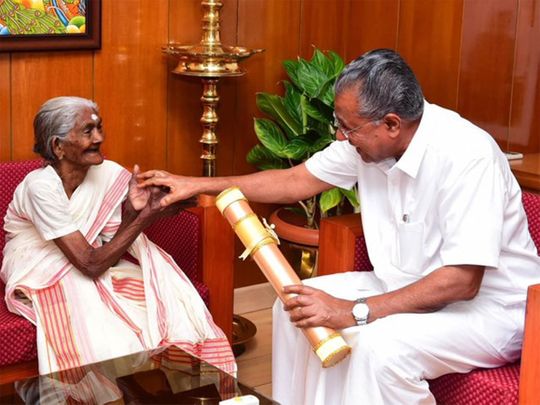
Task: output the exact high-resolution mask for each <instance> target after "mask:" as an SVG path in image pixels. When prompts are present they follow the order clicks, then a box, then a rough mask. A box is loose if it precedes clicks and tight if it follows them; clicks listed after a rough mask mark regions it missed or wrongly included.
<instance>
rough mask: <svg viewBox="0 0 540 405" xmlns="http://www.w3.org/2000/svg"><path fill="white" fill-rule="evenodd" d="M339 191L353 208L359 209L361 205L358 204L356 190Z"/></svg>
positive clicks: (342, 189)
mask: <svg viewBox="0 0 540 405" xmlns="http://www.w3.org/2000/svg"><path fill="white" fill-rule="evenodd" d="M339 191H340V192H341V193H342V194H343V195H344V196H345V198H347V200H349V202H350V203H351V205H352V206H353V207H358V206H359V205H360V203H359V202H358V195H357V194H356V188H352V189H350V190H346V189H344V188H340V189H339Z"/></svg>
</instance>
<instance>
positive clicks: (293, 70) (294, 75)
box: [283, 60, 300, 84]
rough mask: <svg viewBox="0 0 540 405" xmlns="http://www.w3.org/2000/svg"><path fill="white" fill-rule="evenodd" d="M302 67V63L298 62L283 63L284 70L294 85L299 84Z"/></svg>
mask: <svg viewBox="0 0 540 405" xmlns="http://www.w3.org/2000/svg"><path fill="white" fill-rule="evenodd" d="M299 67H300V62H299V61H297V60H286V61H283V68H284V69H285V71H286V72H287V75H288V76H289V78H290V79H291V81H292V82H293V83H295V84H296V83H298V82H299V79H298V68H299Z"/></svg>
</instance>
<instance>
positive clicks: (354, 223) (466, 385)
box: [318, 192, 540, 405]
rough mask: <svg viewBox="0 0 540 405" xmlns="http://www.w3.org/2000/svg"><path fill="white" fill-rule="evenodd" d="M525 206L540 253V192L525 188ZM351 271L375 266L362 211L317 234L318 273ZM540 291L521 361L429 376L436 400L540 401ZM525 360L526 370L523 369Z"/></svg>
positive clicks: (326, 224)
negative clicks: (365, 234) (539, 383)
mask: <svg viewBox="0 0 540 405" xmlns="http://www.w3.org/2000/svg"><path fill="white" fill-rule="evenodd" d="M523 205H524V207H525V212H526V213H527V219H528V223H529V230H530V232H531V236H532V238H533V240H534V243H535V245H536V247H537V249H538V251H539V252H540V195H538V194H533V193H530V192H524V193H523ZM351 270H355V271H370V270H373V266H372V265H371V262H370V261H369V257H368V255H367V250H366V245H365V240H364V236H363V234H362V225H361V221H360V215H359V214H351V215H343V216H340V217H332V218H326V219H324V220H323V221H322V223H321V233H320V238H319V268H318V274H319V275H325V274H332V273H339V272H344V271H351ZM539 271H540V269H539ZM533 293H534V295H533ZM538 294H540V285H536V286H532V287H530V288H529V293H528V303H527V319H526V326H525V340H524V347H523V351H522V361H517V362H515V363H512V364H507V365H505V366H502V367H498V368H493V369H476V370H473V371H471V372H470V373H466V374H458V373H456V374H448V375H445V376H442V377H439V378H437V379H435V380H431V381H430V382H429V386H430V389H431V392H432V393H433V395H434V396H435V398H436V399H437V403H438V404H447V405H470V404H475V405H477V404H485V405H494V404H500V405H511V404H517V403H518V397H519V395H520V391H521V392H522V393H521V398H520V403H522V404H540V390H538V389H537V388H536V386H534V387H528V386H527V387H526V386H525V385H526V384H528V385H532V384H534V381H536V382H537V381H540V366H539V365H538V364H539V362H540V350H539V349H538V348H537V346H538V344H537V343H536V342H537V341H538V340H539V338H536V335H540V330H538V333H534V332H535V331H534V330H533V329H538V327H537V323H538V322H540V307H537V305H536V304H539V303H540V299H539V298H537V296H538ZM532 296H534V300H532V299H531V297H532ZM532 304H535V305H532ZM533 322H534V323H533ZM533 325H534V326H533ZM532 336H534V338H533V337H532ZM528 340H529V341H528ZM533 340H534V343H533ZM525 363H526V364H527V368H524V367H523V365H524V364H525ZM520 368H521V371H520ZM525 376H526V377H525ZM525 393H527V396H526V397H525ZM525 398H526V399H525Z"/></svg>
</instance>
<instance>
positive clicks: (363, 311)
mask: <svg viewBox="0 0 540 405" xmlns="http://www.w3.org/2000/svg"><path fill="white" fill-rule="evenodd" d="M366 299H367V298H366V297H362V298H358V299H357V300H356V303H355V304H354V307H353V309H352V316H353V318H354V320H355V321H356V324H357V325H365V324H366V323H367V321H368V317H369V307H368V305H367V304H366Z"/></svg>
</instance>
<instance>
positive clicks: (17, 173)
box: [0, 160, 234, 384]
mask: <svg viewBox="0 0 540 405" xmlns="http://www.w3.org/2000/svg"><path fill="white" fill-rule="evenodd" d="M41 166H42V161H41V160H27V161H20V162H3V163H0V221H1V228H0V262H1V260H2V259H3V254H2V252H3V249H4V245H5V238H4V237H5V232H4V216H5V214H6V210H7V207H8V205H9V203H10V201H11V200H12V196H13V192H14V191H15V188H16V187H17V185H18V184H19V183H20V182H21V181H22V179H24V177H25V176H26V175H27V174H28V173H29V172H30V171H32V170H35V169H37V168H39V167H41ZM211 203H212V200H211V199H206V203H205V206H204V207H203V206H198V207H194V208H190V209H188V210H185V211H182V212H180V213H179V214H178V215H176V216H174V217H168V218H163V219H160V220H159V221H156V222H155V223H154V224H153V225H152V226H150V227H149V228H147V229H146V230H145V233H146V234H147V236H148V237H149V238H150V239H151V240H152V241H153V242H155V243H156V244H157V245H159V246H161V247H162V248H163V249H164V250H165V251H166V252H168V253H169V254H170V255H171V256H172V257H173V258H174V260H175V261H176V263H178V264H179V266H180V267H181V268H182V269H183V271H184V272H185V273H186V275H187V276H188V277H189V278H190V280H191V282H192V283H193V285H194V286H195V288H196V289H197V291H198V292H199V294H200V295H201V297H202V298H203V300H204V301H205V303H206V305H207V306H208V307H209V309H210V312H211V313H212V316H213V318H214V321H215V322H216V323H217V324H218V325H219V326H220V327H221V328H222V329H223V331H224V332H225V333H226V334H227V336H228V337H229V340H230V338H231V334H232V306H233V285H232V281H233V265H234V235H233V233H232V230H231V227H230V226H229V225H228V224H227V223H226V221H225V220H224V219H223V218H222V217H221V215H220V214H219V212H218V211H217V209H216V208H215V207H214V206H212V204H211ZM199 205H200V204H199ZM4 289H5V286H4V284H3V283H2V282H1V281H0V294H1V297H2V299H0V384H4V383H8V382H11V381H13V380H15V379H18V378H24V377H26V376H31V375H35V373H36V370H37V361H36V356H37V352H36V330H35V327H34V326H33V325H32V324H31V323H30V322H29V321H27V320H26V319H25V318H22V317H20V316H18V315H15V314H13V313H11V312H9V311H8V309H7V307H6V303H5V300H4V299H3V298H4V295H5V291H4Z"/></svg>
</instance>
